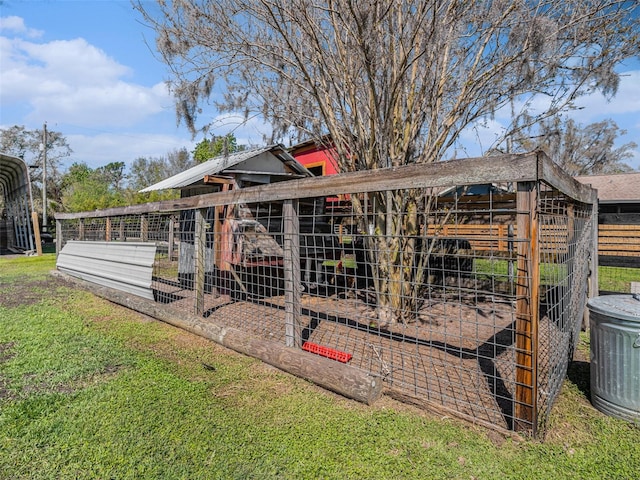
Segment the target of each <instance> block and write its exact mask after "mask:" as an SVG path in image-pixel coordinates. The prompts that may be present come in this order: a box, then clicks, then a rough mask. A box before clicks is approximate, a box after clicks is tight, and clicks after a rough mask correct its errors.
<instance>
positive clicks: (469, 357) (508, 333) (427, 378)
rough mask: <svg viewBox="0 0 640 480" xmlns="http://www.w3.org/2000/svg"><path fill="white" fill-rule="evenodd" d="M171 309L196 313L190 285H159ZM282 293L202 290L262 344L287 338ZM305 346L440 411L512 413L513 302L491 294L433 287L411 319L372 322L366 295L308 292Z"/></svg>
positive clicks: (509, 418)
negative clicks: (237, 295)
mask: <svg viewBox="0 0 640 480" xmlns="http://www.w3.org/2000/svg"><path fill="white" fill-rule="evenodd" d="M159 287H160V288H162V290H163V295H164V296H165V297H164V298H166V299H168V300H167V303H170V304H171V306H172V307H173V308H177V309H184V310H185V311H189V312H192V311H193V308H194V294H193V292H192V291H188V290H180V289H178V288H173V289H171V288H170V287H168V286H167V285H159ZM285 311H286V305H285V297H284V296H271V297H262V298H254V299H244V300H242V301H234V300H232V299H231V298H230V297H229V296H228V295H219V294H217V293H216V292H215V291H214V292H213V293H211V294H207V295H205V298H204V312H205V314H204V316H205V318H207V319H209V320H210V321H212V322H215V323H216V324H218V325H224V326H226V327H233V328H236V329H238V330H242V331H245V332H247V333H250V334H251V335H253V336H255V337H258V338H263V339H266V340H272V341H276V342H278V343H281V344H284V342H285ZM300 314H301V316H300V318H301V331H300V332H299V335H300V336H301V338H302V343H304V342H305V341H308V342H313V343H315V344H317V345H321V346H324V347H329V348H332V349H335V350H338V351H339V352H344V353H347V354H349V355H351V359H350V360H349V364H350V365H353V366H355V367H357V368H360V369H362V370H365V371H368V372H371V373H373V374H375V375H378V376H380V377H382V378H383V380H384V385H385V391H386V392H387V393H389V394H390V395H392V396H394V397H396V398H402V399H404V400H407V401H410V402H414V403H416V404H419V405H427V406H436V407H443V408H444V409H446V410H451V411H452V412H456V413H457V414H458V415H460V416H462V417H464V418H468V419H472V420H473V421H474V422H478V423H484V424H490V425H494V426H495V427H497V428H499V429H505V428H506V429H511V428H512V426H513V423H512V422H513V415H514V394H515V388H516V381H515V374H516V372H515V355H516V352H515V343H514V342H515V339H514V335H515V334H514V331H515V306H514V304H513V303H512V302H510V301H505V300H502V299H500V298H496V297H495V296H470V297H466V298H465V297H462V296H460V294H459V292H455V291H454V290H451V292H447V291H446V290H444V291H440V292H433V293H432V294H430V296H429V298H426V299H425V300H424V303H423V304H422V306H421V308H420V310H419V312H418V315H417V318H416V319H415V321H413V322H410V323H408V324H392V325H387V326H384V327H379V326H377V325H376V313H375V308H374V306H373V305H372V302H371V300H370V299H369V301H368V299H367V298H366V296H365V295H363V294H362V292H360V293H358V292H355V291H351V292H346V293H344V292H343V293H342V294H336V293H331V292H322V294H319V295H310V294H304V295H303V296H302V304H301V305H300Z"/></svg>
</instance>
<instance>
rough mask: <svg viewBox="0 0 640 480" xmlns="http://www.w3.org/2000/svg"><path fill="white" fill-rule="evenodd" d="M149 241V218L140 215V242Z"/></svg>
mask: <svg viewBox="0 0 640 480" xmlns="http://www.w3.org/2000/svg"><path fill="white" fill-rule="evenodd" d="M147 240H149V218H148V217H147V216H146V215H140V241H141V242H146V241H147Z"/></svg>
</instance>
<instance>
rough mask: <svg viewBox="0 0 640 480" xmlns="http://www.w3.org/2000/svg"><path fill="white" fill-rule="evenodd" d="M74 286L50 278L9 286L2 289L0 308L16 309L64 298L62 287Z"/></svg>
mask: <svg viewBox="0 0 640 480" xmlns="http://www.w3.org/2000/svg"><path fill="white" fill-rule="evenodd" d="M64 286H69V287H71V286H72V285H71V284H70V283H67V282H65V281H64V280H63V279H60V278H54V277H49V278H47V279H44V280H34V281H30V282H26V283H21V284H20V285H8V286H4V287H2V295H1V296H0V307H5V308H16V307H20V306H28V305H34V304H36V303H39V302H42V301H43V300H51V299H58V298H64V293H63V292H61V291H60V287H64Z"/></svg>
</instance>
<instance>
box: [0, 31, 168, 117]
mask: <svg viewBox="0 0 640 480" xmlns="http://www.w3.org/2000/svg"><path fill="white" fill-rule="evenodd" d="M14 23H19V22H14ZM0 63H1V64H2V76H1V78H0V102H2V105H3V109H4V110H8V109H10V108H12V107H13V108H16V107H20V108H21V111H25V110H26V111H28V115H27V116H26V117H25V119H24V120H26V121H36V122H39V121H42V119H51V120H53V119H55V121H57V122H60V123H69V124H78V125H84V126H90V127H112V126H125V127H126V126H129V125H133V124H134V123H136V122H140V121H142V120H144V119H145V118H148V117H150V116H152V115H155V114H157V113H160V112H162V111H163V110H164V109H165V106H166V105H168V104H171V103H172V99H171V97H170V95H169V92H168V90H167V88H166V87H165V86H164V84H162V83H159V84H156V85H153V86H152V87H147V86H143V85H138V84H135V83H131V82H127V81H126V77H127V76H128V75H130V74H131V70H130V68H129V67H127V66H124V65H122V64H120V63H118V62H117V61H116V60H114V59H113V58H111V57H109V56H108V55H107V54H106V53H105V52H104V51H102V50H100V49H99V48H96V47H95V46H93V45H90V44H88V43H87V42H86V41H85V40H84V39H81V38H78V39H75V40H60V41H53V42H48V43H35V42H30V41H25V40H22V39H18V38H8V37H6V36H3V37H0Z"/></svg>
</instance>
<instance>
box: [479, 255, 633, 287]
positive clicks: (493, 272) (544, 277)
mask: <svg viewBox="0 0 640 480" xmlns="http://www.w3.org/2000/svg"><path fill="white" fill-rule="evenodd" d="M473 265H474V275H476V276H477V278H479V279H490V278H493V279H495V280H497V281H502V282H508V281H509V273H508V262H507V260H502V259H496V260H489V259H480V258H476V259H474V261H473ZM514 268H515V267H514ZM565 268H566V267H565V266H564V265H555V264H550V263H543V264H541V265H540V281H541V282H542V283H543V284H545V285H555V284H557V283H558V281H559V279H562V278H564V276H566V273H565V270H564V269H565ZM631 282H640V269H638V268H623V267H598V288H599V290H600V291H603V292H619V293H629V292H630V291H631Z"/></svg>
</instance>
